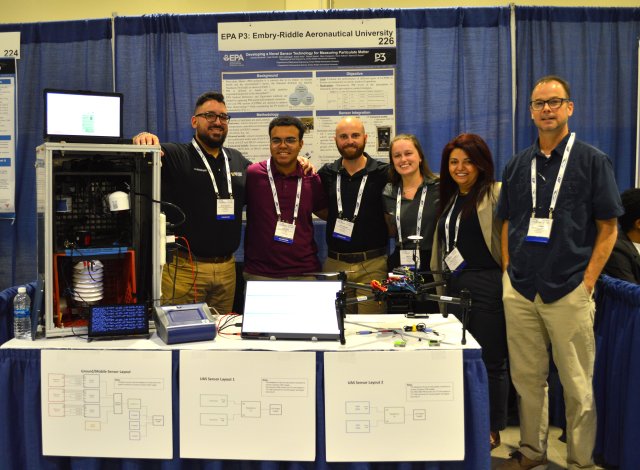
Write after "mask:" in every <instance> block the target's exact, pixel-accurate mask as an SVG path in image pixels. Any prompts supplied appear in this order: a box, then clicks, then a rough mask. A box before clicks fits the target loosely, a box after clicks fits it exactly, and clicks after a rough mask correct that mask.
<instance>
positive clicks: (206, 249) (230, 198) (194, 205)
mask: <svg viewBox="0 0 640 470" xmlns="http://www.w3.org/2000/svg"><path fill="white" fill-rule="evenodd" d="M230 119H231V118H230V117H229V114H228V113H227V107H226V105H225V102H224V96H223V95H222V94H220V93H217V92H207V93H204V94H202V95H201V96H199V97H198V99H197V100H196V105H195V110H194V113H193V116H192V117H191V126H192V127H193V128H194V129H195V135H194V137H193V139H191V142H188V143H182V144H180V143H164V144H162V151H163V157H162V200H163V201H167V202H170V203H173V204H175V205H176V206H178V207H180V208H181V209H182V210H183V211H184V214H185V216H186V219H185V221H184V223H183V224H181V225H179V226H177V227H175V235H176V237H180V238H178V239H177V242H178V247H179V248H178V250H177V251H176V253H175V256H174V258H173V260H172V261H171V262H168V263H167V265H165V266H164V269H163V272H162V301H163V302H168V303H171V304H181V303H192V302H194V301H204V302H206V303H207V304H208V305H209V306H211V307H214V308H215V309H216V310H217V311H218V312H219V313H229V312H230V311H231V310H232V308H233V299H234V295H235V288H236V265H235V259H234V257H233V253H234V252H235V251H236V250H237V249H238V246H239V244H240V234H241V230H242V208H243V206H244V201H245V180H246V169H247V167H248V166H249V165H250V164H251V162H250V161H249V160H247V159H246V158H245V157H244V156H243V155H242V154H241V153H240V152H239V151H237V150H235V149H231V148H228V147H223V143H224V140H225V138H226V136H227V132H228V130H229V127H228V126H229V120H230ZM133 142H134V144H139V145H158V144H159V140H158V137H157V136H155V135H154V134H151V133H148V132H141V133H140V134H138V135H136V136H135V137H134V138H133ZM163 210H164V211H165V212H166V213H167V219H168V221H171V222H177V221H179V220H180V218H181V216H180V215H178V214H177V212H176V211H175V210H174V209H172V208H171V207H166V206H165V207H163ZM184 239H186V241H184ZM187 242H188V245H187ZM189 251H190V253H189ZM189 254H191V256H192V257H193V263H192V262H191V261H190V259H189Z"/></svg>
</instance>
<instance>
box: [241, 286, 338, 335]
mask: <svg viewBox="0 0 640 470" xmlns="http://www.w3.org/2000/svg"><path fill="white" fill-rule="evenodd" d="M341 287H342V283H341V282H339V281H247V285H246V291H245V303H244V316H243V319H242V337H243V338H249V339H299V340H337V339H339V337H340V329H339V327H338V316H337V314H336V307H335V302H336V294H337V292H338V291H339V290H340V289H341Z"/></svg>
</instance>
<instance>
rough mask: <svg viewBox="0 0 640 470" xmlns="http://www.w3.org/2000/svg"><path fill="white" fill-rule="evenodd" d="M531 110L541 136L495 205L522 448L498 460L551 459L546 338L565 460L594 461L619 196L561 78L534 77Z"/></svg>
mask: <svg viewBox="0 0 640 470" xmlns="http://www.w3.org/2000/svg"><path fill="white" fill-rule="evenodd" d="M529 109H530V112H531V118H532V119H533V121H534V123H535V125H536V127H537V128H538V140H537V141H536V142H535V143H534V144H533V145H532V146H531V147H529V148H528V149H526V150H524V151H522V152H520V153H518V154H517V155H515V156H514V157H513V158H512V159H511V161H509V163H508V164H507V166H506V168H505V170H504V173H503V183H502V192H501V193H500V201H499V204H498V217H499V218H501V219H503V220H504V224H503V227H502V252H503V255H502V256H503V258H502V259H503V263H504V268H505V269H506V272H505V274H504V275H503V279H502V281H503V301H504V307H505V317H506V324H507V340H508V345H509V360H510V366H511V376H512V379H513V383H514V386H515V388H516V391H517V393H518V397H519V409H520V448H519V449H518V450H517V451H516V452H514V453H513V454H512V455H511V459H509V460H508V461H506V462H505V463H503V464H502V465H501V466H500V467H498V468H500V469H531V468H535V467H537V466H539V465H545V464H546V462H547V457H546V452H547V435H548V411H547V405H548V396H547V388H546V380H547V375H548V372H549V352H548V351H549V346H551V347H552V351H553V359H554V362H555V363H556V366H557V367H558V371H559V373H560V380H561V382H562V386H563V389H564V397H565V406H566V417H567V464H568V468H569V469H578V468H580V469H585V468H595V467H594V465H593V460H592V455H591V454H592V452H593V447H594V443H595V432H596V409H595V403H594V399H593V390H592V377H593V364H594V359H595V340H594V334H593V316H594V312H595V304H594V301H593V290H594V287H595V283H596V280H597V279H598V276H599V275H600V272H601V271H602V268H603V266H604V265H605V263H606V261H607V258H608V257H609V254H610V253H611V250H612V248H613V245H614V243H615V240H616V232H617V227H616V217H618V216H619V215H621V214H622V205H621V202H620V196H619V194H618V189H617V187H616V182H615V179H614V176H613V170H612V165H611V161H610V160H609V158H608V157H607V155H605V154H604V153H602V152H601V151H600V150H598V149H596V148H594V147H592V146H590V145H588V144H586V143H584V142H581V141H579V140H575V134H570V132H569V125H568V121H569V117H570V116H571V115H572V114H573V102H572V101H571V96H570V93H569V85H568V84H567V82H566V81H565V80H563V79H562V78H560V77H557V76H546V77H543V78H541V79H540V80H538V81H537V82H536V84H535V85H534V87H533V91H532V93H531V101H530V103H529ZM540 468H546V466H545V467H540Z"/></svg>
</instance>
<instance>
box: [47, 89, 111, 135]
mask: <svg viewBox="0 0 640 470" xmlns="http://www.w3.org/2000/svg"><path fill="white" fill-rule="evenodd" d="M122 110H123V96H122V93H106V92H96V91H77V90H54V89H51V88H46V89H45V90H44V140H45V142H68V143H95V144H117V143H123V135H122V134H123V119H122Z"/></svg>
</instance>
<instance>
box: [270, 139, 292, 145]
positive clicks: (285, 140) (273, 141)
mask: <svg viewBox="0 0 640 470" xmlns="http://www.w3.org/2000/svg"><path fill="white" fill-rule="evenodd" d="M283 142H284V143H285V144H287V145H295V144H297V143H298V139H296V138H295V137H285V138H284V139H281V138H280V137H272V138H271V145H276V146H277V145H280V144H281V143H283Z"/></svg>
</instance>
